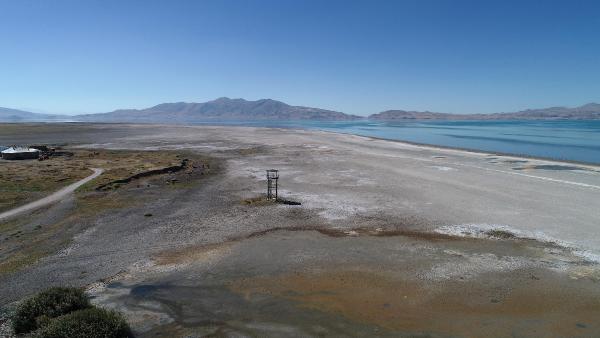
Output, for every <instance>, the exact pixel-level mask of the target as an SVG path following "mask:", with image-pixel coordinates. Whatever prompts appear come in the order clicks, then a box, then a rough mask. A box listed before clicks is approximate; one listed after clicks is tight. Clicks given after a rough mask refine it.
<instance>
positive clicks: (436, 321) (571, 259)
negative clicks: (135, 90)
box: [0, 125, 600, 337]
mask: <svg viewBox="0 0 600 338" xmlns="http://www.w3.org/2000/svg"><path fill="white" fill-rule="evenodd" d="M29 128H34V129H36V132H35V133H27V134H24V133H12V134H11V133H10V132H9V133H5V134H3V133H0V144H2V142H5V143H7V142H8V143H69V144H71V145H72V146H78V147H86V148H106V149H145V150H158V149H165V150H167V149H185V150H188V151H194V152H197V153H200V154H203V155H207V156H211V157H213V158H215V159H216V160H218V162H219V163H220V166H219V169H218V170H217V173H216V174H215V175H214V176H211V177H210V178H207V179H205V180H204V181H202V184H200V185H198V186H193V187H189V188H186V189H181V190H174V189H171V190H164V191H163V190H161V191H152V190H143V191H135V190H134V189H133V188H129V187H124V188H123V192H122V193H126V194H131V196H139V198H140V199H142V200H143V203H140V204H138V205H136V206H132V207H129V208H125V209H122V210H118V211H115V212H114V213H109V214H102V215H99V216H98V217H97V218H95V219H94V220H92V221H90V222H89V224H88V225H87V226H86V228H85V229H84V230H83V231H82V232H81V234H79V235H78V236H76V237H75V238H74V240H73V243H71V244H69V248H68V250H66V251H62V252H61V253H60V254H57V255H54V256H50V257H46V258H44V259H42V260H40V261H39V262H38V263H36V264H34V265H32V266H30V267H29V268H27V269H24V270H22V271H19V272H16V273H13V274H10V275H3V276H0V283H2V285H3V289H2V292H1V294H0V301H1V302H2V304H8V303H10V302H12V301H14V300H17V299H19V298H20V297H22V296H25V295H27V294H29V293H31V292H33V291H35V290H36V289H40V288H42V287H45V286H48V285H60V284H71V285H88V287H90V292H91V293H92V294H93V295H94V296H95V297H96V301H97V302H98V303H100V304H103V305H105V306H109V307H114V308H117V309H120V310H121V311H123V312H125V313H126V314H127V315H128V318H130V320H131V321H132V322H134V327H135V328H136V330H137V332H138V333H139V334H142V335H148V336H150V335H154V334H163V335H164V334H169V335H183V336H185V335H192V336H201V335H203V334H211V333H219V332H220V333H222V334H242V335H252V334H259V335H261V334H263V335H269V336H282V335H286V336H319V335H334V336H335V335H337V336H348V335H376V336H377V335H378V336H402V335H406V336H413V335H415V334H423V335H431V336H481V337H483V336H490V335H495V336H507V335H511V334H513V335H517V336H578V335H580V336H593V335H595V334H598V333H600V326H598V323H597V321H595V320H594V318H597V316H598V315H599V314H600V284H598V280H599V278H600V272H599V271H600V270H598V266H597V265H598V264H597V263H598V261H599V259H598V258H599V253H600V227H598V224H599V223H600V198H598V197H599V196H600V168H598V167H595V166H590V165H579V164H569V163H561V162H553V161H546V160H539V159H524V158H517V157H511V156H500V155H488V154H484V153H473V152H467V151H462V150H455V149H440V148H433V147H426V146H420V145H413V144H406V143H401V142H393V141H385V140H378V139H371V138H366V137H359V136H353V135H343V134H334V133H327V132H319V131H303V130H284V129H264V128H248V127H198V126H190V127H184V126H149V125H144V126H128V125H40V126H29ZM65 129H68V130H69V133H64V130H65ZM9 141H11V142H9ZM268 168H276V169H279V170H280V177H281V178H280V187H281V190H280V192H281V194H282V195H283V196H285V198H288V199H292V200H295V201H299V202H301V203H302V205H301V206H288V205H270V204H261V205H253V204H244V203H243V201H244V200H246V199H251V198H254V197H257V196H260V195H261V194H262V193H264V188H265V182H264V170H265V169H268ZM128 189H129V190H128ZM136 194H137V195H136ZM146 195H148V196H154V197H151V198H145V197H148V196H146ZM158 196H160V198H157V197H158ZM61 207H63V208H65V206H64V205H62V206H61V205H60V204H59V205H55V206H53V207H51V208H50V209H49V210H45V211H41V212H39V213H36V214H34V215H31V218H30V219H28V220H25V221H23V222H29V223H31V222H36V221H39V220H40V219H44V217H45V213H46V212H48V213H52V212H53V210H54V209H57V208H61ZM148 210H153V214H154V215H155V216H154V217H152V218H151V219H148V218H144V217H143V214H144V213H145V212H148ZM67 224H68V222H67ZM273 229H289V230H293V231H285V230H280V231H272V230H273ZM82 270H85V272H86V273H85V274H82V273H81V271H82ZM98 280H102V281H101V282H98ZM357 309H358V310H357ZM594 316H595V317H594ZM424 318H428V320H425V319H424Z"/></svg>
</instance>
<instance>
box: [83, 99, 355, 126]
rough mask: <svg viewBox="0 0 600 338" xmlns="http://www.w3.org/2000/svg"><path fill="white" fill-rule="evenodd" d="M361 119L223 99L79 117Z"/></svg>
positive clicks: (266, 101)
mask: <svg viewBox="0 0 600 338" xmlns="http://www.w3.org/2000/svg"><path fill="white" fill-rule="evenodd" d="M358 118H361V117H359V116H353V115H347V114H344V113H341V112H336V111H332V110H325V109H319V108H310V107H301V106H290V105H288V104H285V103H283V102H280V101H275V100H270V99H263V100H258V101H246V100H244V99H230V98H226V97H222V98H219V99H216V100H213V101H208V102H204V103H187V102H177V103H163V104H159V105H157V106H154V107H151V108H147V109H141V110H137V109H123V110H115V111H113V112H110V113H101V114H88V115H79V116H77V119H78V120H82V121H98V122H159V123H163V122H196V121H210V120H352V119H358Z"/></svg>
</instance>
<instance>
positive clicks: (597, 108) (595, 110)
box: [369, 103, 600, 121]
mask: <svg viewBox="0 0 600 338" xmlns="http://www.w3.org/2000/svg"><path fill="white" fill-rule="evenodd" d="M369 119H373V120H392V121H393V120H600V104H597V103H588V104H586V105H583V106H581V107H575V108H567V107H551V108H545V109H527V110H522V111H519V112H514V113H495V114H446V113H432V112H428V111H425V112H418V111H405V110H387V111H384V112H381V113H377V114H373V115H371V116H369Z"/></svg>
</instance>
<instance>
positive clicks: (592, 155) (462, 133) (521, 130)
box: [207, 120, 600, 164]
mask: <svg viewBox="0 0 600 338" xmlns="http://www.w3.org/2000/svg"><path fill="white" fill-rule="evenodd" d="M207 124H218V125H245V126H256V127H281V128H303V129H318V130H327V131H334V132H340V133H349V134H356V135H363V136H373V137H380V138H386V139H392V140H402V141H409V142H417V143H424V144H431V145H440V146H447V147H458V148H465V149H472V150H483V151H490V152H501V153H508V154H515V155H526V156H536V157H546V158H551V159H558V160H570V161H581V162H589V163H597V164H600V121H426V122H423V121H419V122H416V121H411V122H383V121H370V120H359V121H325V122H323V121H241V122H240V121H236V122H210V123H207Z"/></svg>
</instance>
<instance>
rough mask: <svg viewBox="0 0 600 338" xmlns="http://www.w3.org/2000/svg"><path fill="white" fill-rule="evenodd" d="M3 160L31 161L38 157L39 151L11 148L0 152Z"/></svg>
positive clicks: (27, 148)
mask: <svg viewBox="0 0 600 338" xmlns="http://www.w3.org/2000/svg"><path fill="white" fill-rule="evenodd" d="M0 154H2V158H3V159H5V160H31V159H37V158H38V157H39V156H40V151H39V150H37V149H34V148H29V147H18V146H12V147H10V148H8V149H4V150H2V152H0Z"/></svg>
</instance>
